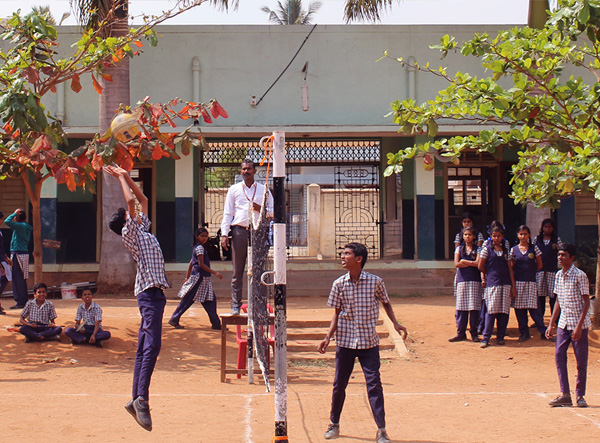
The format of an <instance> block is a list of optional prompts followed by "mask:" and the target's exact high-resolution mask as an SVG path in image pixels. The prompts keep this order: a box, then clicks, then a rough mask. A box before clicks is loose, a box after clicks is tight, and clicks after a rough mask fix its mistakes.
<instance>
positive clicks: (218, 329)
mask: <svg viewBox="0 0 600 443" xmlns="http://www.w3.org/2000/svg"><path fill="white" fill-rule="evenodd" d="M210 329H214V330H216V331H220V330H221V325H217V326H211V328H210Z"/></svg>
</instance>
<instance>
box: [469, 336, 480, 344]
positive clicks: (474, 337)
mask: <svg viewBox="0 0 600 443" xmlns="http://www.w3.org/2000/svg"><path fill="white" fill-rule="evenodd" d="M471 340H473V342H474V343H479V342H480V341H481V339H480V338H479V335H475V334H471Z"/></svg>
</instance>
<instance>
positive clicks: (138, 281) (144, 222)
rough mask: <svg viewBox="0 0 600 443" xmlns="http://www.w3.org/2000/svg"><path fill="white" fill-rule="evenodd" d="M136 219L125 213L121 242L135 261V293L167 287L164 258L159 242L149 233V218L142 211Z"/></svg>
mask: <svg viewBox="0 0 600 443" xmlns="http://www.w3.org/2000/svg"><path fill="white" fill-rule="evenodd" d="M137 218H139V220H140V221H141V224H139V223H138V222H137V220H135V219H133V218H131V216H130V215H129V214H127V220H126V222H125V226H123V230H122V231H121V234H122V237H123V244H124V245H125V247H126V248H127V249H129V251H131V255H132V256H133V259H134V260H135V262H136V263H137V275H136V276H135V295H136V296H137V295H138V294H139V293H141V292H143V291H145V290H146V289H149V288H154V287H156V288H161V289H164V288H168V287H169V283H168V282H167V277H166V276H165V259H164V258H163V254H162V250H161V249H160V244H159V243H158V240H157V239H156V237H155V236H154V235H153V234H151V233H150V219H148V216H147V215H146V214H144V213H143V212H140V213H139V214H138V216H137Z"/></svg>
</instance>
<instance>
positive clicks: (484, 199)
mask: <svg viewBox="0 0 600 443" xmlns="http://www.w3.org/2000/svg"><path fill="white" fill-rule="evenodd" d="M447 173H448V233H449V235H448V240H449V244H448V248H449V251H450V257H453V255H454V238H455V236H456V233H457V232H460V230H461V229H462V216H463V214H464V213H465V212H469V213H471V215H472V216H473V218H474V220H473V222H474V223H475V228H476V229H477V230H478V231H479V232H481V233H482V234H483V236H484V238H486V237H487V232H486V231H487V226H488V225H489V224H490V222H491V221H492V220H493V219H494V214H496V213H497V208H496V204H497V201H498V199H497V198H495V196H496V195H497V191H496V189H495V188H496V186H495V183H496V181H497V180H496V175H497V168H496V167H479V166H478V167H469V166H450V167H448V170H447Z"/></svg>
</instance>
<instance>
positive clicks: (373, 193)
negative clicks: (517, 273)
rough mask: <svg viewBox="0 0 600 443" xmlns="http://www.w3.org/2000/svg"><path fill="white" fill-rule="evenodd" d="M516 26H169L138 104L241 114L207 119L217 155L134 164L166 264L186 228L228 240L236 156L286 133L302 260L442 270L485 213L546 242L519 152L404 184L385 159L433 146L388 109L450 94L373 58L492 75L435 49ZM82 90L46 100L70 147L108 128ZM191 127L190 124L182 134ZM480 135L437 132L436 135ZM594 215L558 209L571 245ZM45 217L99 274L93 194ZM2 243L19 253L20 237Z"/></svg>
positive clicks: (79, 195) (67, 251)
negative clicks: (226, 212)
mask: <svg viewBox="0 0 600 443" xmlns="http://www.w3.org/2000/svg"><path fill="white" fill-rule="evenodd" d="M509 26H511V25H510V24H507V25H506V26H402V25H327V26H316V27H315V28H314V29H313V27H312V26H262V25H260V26H216V25H210V26H160V27H159V28H158V29H157V30H158V33H159V34H160V39H159V45H158V47H156V48H152V47H149V46H147V47H144V54H143V55H142V56H140V57H136V58H134V59H132V60H131V82H130V83H131V104H132V105H135V103H136V102H137V101H139V100H142V99H143V98H144V97H145V96H150V101H153V102H156V101H167V100H170V99H172V98H174V97H179V98H181V99H183V100H186V101H204V102H208V101H209V100H210V99H211V98H216V99H218V100H219V102H220V103H221V104H222V105H223V106H224V108H225V109H226V110H227V111H228V113H229V116H230V117H229V118H228V119H222V118H219V119H217V120H215V122H214V123H213V124H211V125H207V124H204V123H203V122H200V126H199V128H200V129H201V130H202V132H203V133H204V135H205V137H206V138H207V140H208V142H209V145H210V150H209V151H208V152H202V151H200V150H195V151H194V152H193V153H192V154H191V155H189V156H182V158H181V160H177V161H174V160H171V159H164V158H163V159H161V160H159V161H152V162H147V163H144V164H137V165H136V167H135V169H134V170H133V171H132V175H133V177H134V178H135V179H136V180H138V181H139V182H140V185H141V186H142V187H143V189H144V191H145V192H146V194H147V195H149V198H150V201H151V211H150V212H151V214H150V217H151V219H152V222H153V225H152V226H153V228H152V229H153V230H154V232H155V233H156V235H157V237H158V239H159V241H160V243H161V245H162V247H163V250H164V256H165V259H166V261H167V262H168V263H187V262H188V260H189V257H190V244H191V230H192V229H193V227H195V226H197V225H198V224H203V225H205V226H207V228H208V229H209V232H210V235H213V236H214V235H216V234H217V230H218V229H219V226H220V220H221V214H222V207H223V202H224V197H225V193H226V191H227V188H228V187H229V186H230V185H231V184H232V183H233V182H235V181H236V180H240V177H239V175H238V172H239V165H240V161H241V160H242V159H244V158H246V157H249V158H251V159H253V160H256V161H260V160H261V159H262V157H263V152H262V151H261V150H260V149H259V147H258V141H259V139H260V138H261V137H263V136H264V135H269V134H271V133H272V131H274V130H279V131H284V132H285V133H286V141H287V173H288V175H287V195H288V199H287V204H288V207H287V213H288V217H289V218H288V220H289V225H288V226H289V227H288V243H289V256H290V258H292V259H293V258H296V257H308V258H322V259H331V258H335V257H336V256H337V254H338V253H339V251H340V249H341V248H342V247H343V245H344V244H345V243H347V242H349V241H361V242H363V243H365V244H366V245H367V246H368V248H369V251H370V254H371V257H372V258H374V259H391V260H399V259H404V260H419V261H436V260H447V259H449V258H451V257H452V255H451V251H452V243H453V239H454V235H455V234H456V232H458V231H459V229H460V218H461V214H462V213H463V212H465V211H469V212H471V213H473V214H474V216H475V221H476V226H477V227H478V228H479V229H480V230H482V231H485V226H486V225H487V224H489V222H490V221H491V220H493V219H499V220H501V221H504V223H505V224H506V227H507V230H508V233H509V238H511V236H510V234H512V232H514V230H515V229H516V227H517V226H518V225H519V224H522V223H525V222H528V223H529V224H530V225H531V228H532V231H533V232H537V230H538V229H539V222H540V221H541V219H542V218H544V217H546V216H549V215H550V212H549V211H539V210H534V209H532V208H527V209H526V208H521V207H517V206H515V205H514V204H513V202H512V200H511V199H510V198H509V197H508V195H509V180H510V167H511V164H512V163H513V162H514V161H515V159H516V155H515V152H513V151H510V150H508V149H505V150H502V149H500V150H499V152H498V154H497V155H495V156H492V155H490V154H478V153H474V152H468V153H466V154H465V155H464V157H463V158H462V159H461V161H460V164H459V165H454V164H452V163H446V162H444V161H442V160H443V159H436V161H435V168H434V170H432V171H426V170H425V169H424V168H423V160H422V158H417V159H416V160H414V161H410V162H407V164H406V165H405V167H404V171H403V173H402V174H399V175H393V176H391V177H384V176H383V171H384V169H385V167H386V166H387V154H388V153H392V152H396V151H398V150H399V149H400V148H402V147H405V146H410V145H412V144H413V143H414V142H415V141H417V140H425V138H423V136H405V135H402V134H399V133H398V129H399V128H398V127H397V126H396V125H394V124H393V122H392V119H391V118H390V117H386V114H387V113H388V112H389V110H390V103H391V102H392V101H394V100H403V99H406V98H413V99H415V100H416V101H417V102H423V101H425V100H428V99H430V98H433V97H434V95H435V94H436V92H437V91H438V90H440V89H442V88H444V87H445V86H446V85H445V84H444V82H443V81H442V80H440V79H439V78H438V77H435V76H433V75H429V74H427V73H424V72H421V71H418V70H415V69H413V68H408V67H403V66H402V65H401V64H400V63H398V62H396V61H394V60H391V59H382V60H378V59H380V58H381V57H382V56H383V52H384V51H385V50H387V51H388V53H389V54H390V56H392V57H394V58H395V57H402V58H404V59H405V60H413V61H418V62H419V63H420V64H424V63H430V64H431V65H432V66H437V65H443V66H446V67H448V71H449V72H450V73H453V72H455V71H458V70H460V71H462V72H469V73H471V74H474V75H485V73H484V72H482V68H481V67H480V66H479V65H478V63H477V60H476V59H474V58H466V57H461V56H460V55H456V54H450V55H449V56H448V57H447V58H445V59H444V60H440V54H439V52H437V51H435V50H431V49H429V44H431V43H437V42H438V41H439V39H440V37H441V36H442V35H444V34H451V35H454V36H455V37H456V39H457V40H459V41H461V40H466V39H469V38H470V37H471V36H472V35H473V34H474V33H475V32H482V31H485V32H488V33H490V34H494V33H495V32H496V31H498V30H500V29H504V28H506V27H509ZM59 31H60V39H61V41H62V47H63V48H68V47H69V46H70V43H71V42H72V41H74V40H75V39H76V36H77V29H76V28H75V27H60V28H59ZM302 45H303V46H302ZM301 46H302V48H301V49H300V50H299V48H300V47H301ZM63 50H64V49H63ZM298 50H299V52H298ZM297 52H298V53H297ZM296 53H297V55H296ZM294 57H295V58H294ZM292 59H293V61H292V62H291V64H290V66H289V68H288V69H287V70H285V68H286V66H287V65H288V63H290V61H291V60H292ZM280 75H281V77H280V78H279V79H278V77H279V76H280ZM85 81H86V83H85V84H84V88H83V90H82V91H81V92H80V93H79V94H76V93H74V92H73V91H72V90H71V89H70V88H69V87H68V85H67V86H64V87H62V88H59V89H58V91H57V94H54V95H51V96H48V97H46V98H45V99H44V102H45V105H46V107H47V109H48V111H49V112H50V113H51V114H52V115H55V116H58V117H59V118H61V119H62V120H63V121H64V123H65V126H66V130H67V132H68V134H69V140H70V147H71V149H75V148H76V147H78V146H80V145H81V144H82V143H84V141H85V140H86V139H88V138H90V137H91V136H92V134H94V133H96V132H98V105H97V103H98V97H97V95H96V93H95V92H94V90H93V88H92V87H91V80H90V79H89V78H88V79H86V80H85ZM187 124H188V122H179V126H178V128H176V129H175V131H178V130H183V129H184V128H185V127H186V126H187ZM479 128H480V127H479V126H475V125H471V124H468V123H462V122H440V125H439V136H449V135H458V134H461V135H465V134H470V133H475V132H477V131H478V130H479ZM265 174H266V166H264V167H260V168H259V174H258V175H257V176H258V178H259V179H260V180H264V177H265ZM101 191H102V190H101V188H100V189H99V192H101ZM19 206H25V207H27V196H26V193H25V189H24V186H23V183H22V182H21V181H20V180H11V179H9V180H4V181H2V182H0V209H1V210H2V211H3V212H4V213H5V214H6V215H8V213H10V212H12V211H14V209H15V208H16V207H19ZM597 210H598V207H597V201H596V200H595V199H593V197H589V198H587V197H577V198H568V199H565V200H563V202H562V206H561V208H560V209H559V210H558V211H556V213H555V214H553V217H555V218H556V220H557V224H558V232H559V235H560V236H561V238H562V239H563V240H564V241H571V242H583V241H585V240H586V239H590V238H592V239H593V238H595V232H596V229H597V222H596V214H597ZM42 214H43V233H42V237H43V238H44V239H53V240H58V241H60V242H61V249H60V250H59V251H58V252H57V251H54V250H45V260H44V262H45V264H52V263H55V264H56V265H57V266H59V265H63V264H78V265H79V266H80V267H81V269H89V270H93V269H97V267H96V268H94V265H95V264H97V262H98V259H99V251H100V230H99V226H100V224H101V223H103V218H102V214H101V206H100V205H99V199H98V197H97V195H94V194H91V193H84V192H82V191H81V190H78V191H76V192H70V191H68V190H67V188H66V186H64V185H57V184H56V183H55V182H54V181H53V180H47V181H46V182H45V183H44V189H43V202H42ZM104 218H106V216H105V217H104ZM3 228H6V226H4V225H3ZM592 231H593V233H592ZM4 233H5V237H4V238H5V242H6V243H7V245H6V246H8V242H9V239H10V230H8V229H6V230H4ZM515 237H516V236H515ZM48 269H50V268H48Z"/></svg>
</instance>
